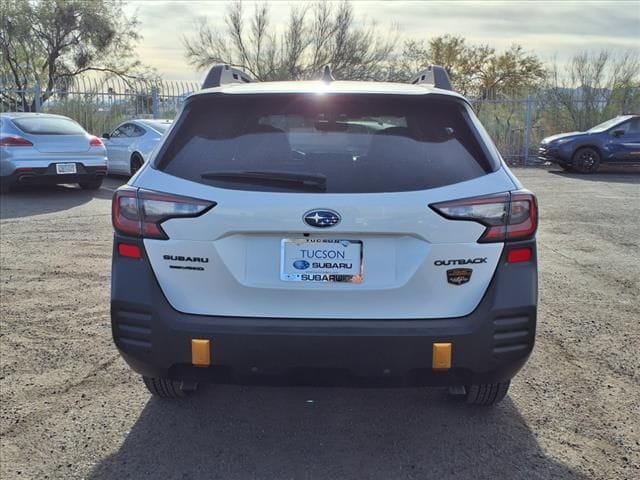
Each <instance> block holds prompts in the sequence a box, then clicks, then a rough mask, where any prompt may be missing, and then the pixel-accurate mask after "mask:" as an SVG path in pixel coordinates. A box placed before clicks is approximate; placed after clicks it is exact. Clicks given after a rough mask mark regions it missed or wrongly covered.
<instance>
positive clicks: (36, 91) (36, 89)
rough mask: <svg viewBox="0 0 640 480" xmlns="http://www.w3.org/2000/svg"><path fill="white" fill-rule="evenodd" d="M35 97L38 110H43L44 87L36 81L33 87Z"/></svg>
mask: <svg viewBox="0 0 640 480" xmlns="http://www.w3.org/2000/svg"><path fill="white" fill-rule="evenodd" d="M33 99H34V104H35V107H36V112H39V111H41V110H42V89H41V88H40V83H38V82H36V84H35V85H34V87H33Z"/></svg>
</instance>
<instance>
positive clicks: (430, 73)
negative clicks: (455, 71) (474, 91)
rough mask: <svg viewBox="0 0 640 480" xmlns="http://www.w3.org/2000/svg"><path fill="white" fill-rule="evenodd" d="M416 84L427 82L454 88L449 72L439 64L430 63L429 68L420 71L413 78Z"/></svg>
mask: <svg viewBox="0 0 640 480" xmlns="http://www.w3.org/2000/svg"><path fill="white" fill-rule="evenodd" d="M411 83H412V84H414V85H419V84H422V83H424V84H427V85H431V86H433V87H436V88H442V89H443V90H453V87H452V86H451V80H450V79H449V74H448V73H447V71H446V70H445V69H444V67H441V66H439V65H429V66H428V67H427V68H425V69H424V70H422V71H421V72H420V73H418V74H417V75H416V76H415V77H413V78H412V79H411Z"/></svg>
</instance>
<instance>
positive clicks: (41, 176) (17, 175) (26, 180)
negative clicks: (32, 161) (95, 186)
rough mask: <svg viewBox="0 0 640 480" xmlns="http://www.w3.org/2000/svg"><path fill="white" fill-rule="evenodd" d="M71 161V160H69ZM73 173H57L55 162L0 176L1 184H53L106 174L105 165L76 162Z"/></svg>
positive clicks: (88, 179) (83, 180)
mask: <svg viewBox="0 0 640 480" xmlns="http://www.w3.org/2000/svg"><path fill="white" fill-rule="evenodd" d="M70 163H71V162H70ZM76 172H77V173H75V174H62V175H61V174H57V173H56V165H55V163H51V164H49V165H48V166H47V167H35V168H33V167H19V168H16V169H15V170H14V171H13V172H12V173H11V174H9V175H5V176H2V177H0V181H1V182H2V184H3V185H6V186H10V185H31V184H33V185H55V184H60V183H78V182H86V181H91V180H96V179H100V178H103V177H104V176H105V175H106V174H107V167H106V165H99V166H88V165H84V164H82V163H76Z"/></svg>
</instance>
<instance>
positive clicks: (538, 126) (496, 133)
mask: <svg viewBox="0 0 640 480" xmlns="http://www.w3.org/2000/svg"><path fill="white" fill-rule="evenodd" d="M199 88H200V85H199V83H197V82H195V81H192V82H188V81H185V82H180V81H153V82H151V81H149V82H147V81H139V80H135V81H133V80H123V79H119V78H108V79H95V78H76V79H74V81H73V82H72V83H70V84H69V85H68V86H67V87H65V88H59V89H57V90H54V91H53V92H52V93H51V95H50V96H49V97H48V98H46V99H45V100H44V101H42V100H41V96H42V95H41V94H42V91H43V90H42V88H41V87H40V86H39V85H34V86H31V87H29V88H25V89H22V90H20V89H12V88H11V87H7V86H6V85H5V84H4V83H0V105H1V107H2V111H36V112H49V113H58V114H61V115H66V116H68V117H71V118H73V119H75V120H76V121H78V122H79V123H80V124H82V126H83V127H85V129H87V131H89V132H91V133H93V134H96V135H100V134H102V133H104V132H110V131H111V130H112V129H113V128H114V127H115V126H116V125H117V124H118V123H120V122H122V121H124V120H128V119H131V118H168V119H172V118H174V117H175V115H176V114H177V112H178V110H179V109H180V107H181V105H182V103H183V102H184V100H185V99H186V98H187V96H189V95H190V94H191V93H193V92H196V91H197V90H199ZM606 94H607V92H600V97H599V98H596V99H595V100H594V99H593V98H590V99H587V98H586V97H585V94H584V92H583V91H581V90H580V89H575V90H567V89H565V90H563V91H541V92H539V93H537V94H536V95H531V96H529V97H526V98H518V97H508V96H505V97H503V98H497V99H495V98H494V99H483V100H478V99H475V100H473V99H472V104H473V107H474V109H475V111H476V113H477V114H478V116H479V117H480V120H481V121H482V123H483V124H484V126H485V128H486V129H487V130H488V132H489V134H490V135H491V137H492V138H493V140H494V142H495V143H496V145H497V146H498V149H499V150H500V152H501V153H502V155H503V157H504V158H505V160H506V161H507V162H508V163H509V164H511V165H535V164H537V163H538V160H537V149H538V145H539V143H540V141H541V140H542V139H543V138H544V137H546V136H549V135H553V134H556V133H561V132H568V131H575V130H584V129H587V128H589V127H592V126H594V125H596V124H597V123H600V122H602V121H604V120H607V119H609V118H612V117H614V116H616V115H620V114H623V113H640V89H635V90H634V91H632V92H631V94H625V96H624V98H616V97H615V95H606Z"/></svg>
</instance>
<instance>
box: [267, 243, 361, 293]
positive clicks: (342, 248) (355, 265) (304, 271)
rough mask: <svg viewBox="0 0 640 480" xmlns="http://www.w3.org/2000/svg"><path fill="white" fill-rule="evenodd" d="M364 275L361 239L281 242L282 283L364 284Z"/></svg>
mask: <svg viewBox="0 0 640 480" xmlns="http://www.w3.org/2000/svg"><path fill="white" fill-rule="evenodd" d="M362 274H363V272H362V241H361V240H334V239H311V238H302V239H288V238H285V239H283V240H282V243H281V253H280V280H284V281H286V282H348V283H362V281H363V279H364V278H363V275H362Z"/></svg>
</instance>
